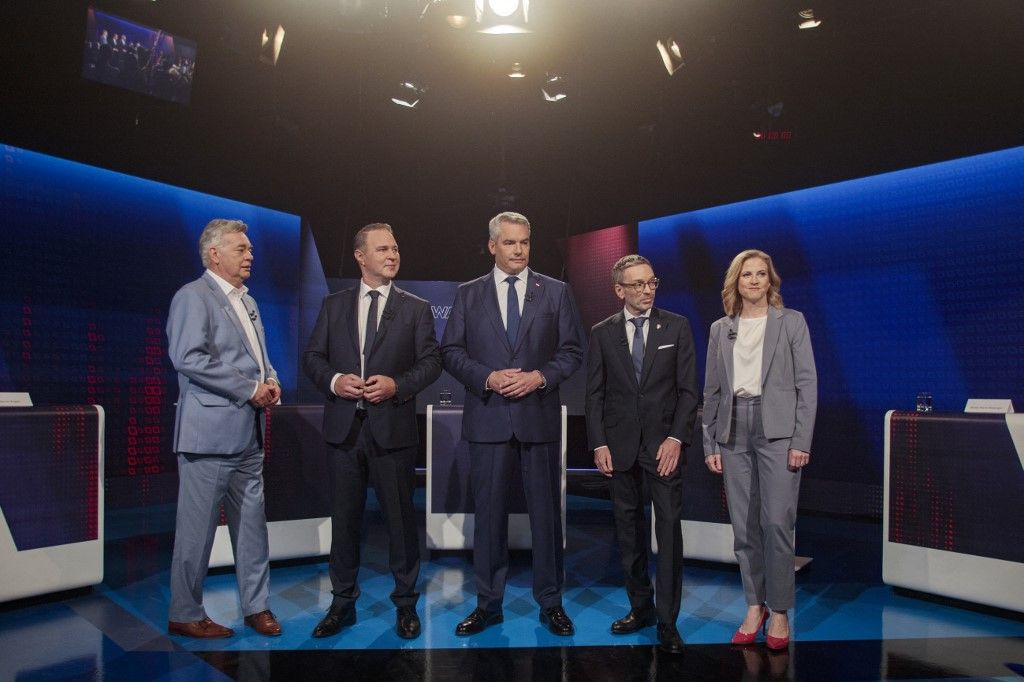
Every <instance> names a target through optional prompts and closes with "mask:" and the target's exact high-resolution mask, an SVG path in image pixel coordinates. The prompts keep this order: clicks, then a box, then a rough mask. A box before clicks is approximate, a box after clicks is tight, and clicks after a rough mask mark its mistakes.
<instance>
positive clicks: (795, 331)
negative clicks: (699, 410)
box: [703, 307, 818, 455]
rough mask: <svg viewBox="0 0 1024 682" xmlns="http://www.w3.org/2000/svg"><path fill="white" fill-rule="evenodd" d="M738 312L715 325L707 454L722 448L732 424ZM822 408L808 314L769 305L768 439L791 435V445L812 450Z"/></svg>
mask: <svg viewBox="0 0 1024 682" xmlns="http://www.w3.org/2000/svg"><path fill="white" fill-rule="evenodd" d="M737 324H738V323H737V321H736V317H735V316H733V317H722V318H719V319H718V320H716V321H715V322H714V324H712V325H711V332H710V333H709V335H708V359H707V366H706V367H705V375H704V412H703V427H704V428H703V430H704V453H705V454H707V455H710V454H713V453H716V452H720V451H721V448H720V447H719V446H718V443H728V442H729V436H730V428H731V426H732V404H733V392H732V382H733V377H734V374H733V348H734V346H735V345H736V331H737ZM817 411H818V375H817V371H816V369H815V367H814V353H813V352H812V350H811V337H810V334H809V333H808V331H807V322H806V320H804V316H803V315H802V314H800V313H799V312H797V311H795V310H790V309H789V308H771V307H770V308H768V319H767V321H766V322H765V329H764V347H763V350H762V355H761V423H762V426H763V427H764V435H765V437H766V438H769V439H775V438H790V439H792V440H791V442H790V446H789V447H791V448H795V449H797V450H803V451H804V452H810V451H811V440H812V438H813V436H814V417H815V414H816V413H817Z"/></svg>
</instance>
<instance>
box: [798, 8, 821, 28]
mask: <svg viewBox="0 0 1024 682" xmlns="http://www.w3.org/2000/svg"><path fill="white" fill-rule="evenodd" d="M797 14H798V15H799V16H800V23H799V24H798V25H797V28H799V29H801V30H803V29H808V28H818V27H819V26H821V20H820V19H815V18H814V10H813V9H809V8H808V9H802V10H800V11H799V12H797Z"/></svg>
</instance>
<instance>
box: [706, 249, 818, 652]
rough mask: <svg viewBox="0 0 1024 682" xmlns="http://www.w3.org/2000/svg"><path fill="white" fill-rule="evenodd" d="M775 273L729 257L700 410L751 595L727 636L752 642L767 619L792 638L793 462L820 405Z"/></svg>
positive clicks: (777, 640) (773, 636)
mask: <svg viewBox="0 0 1024 682" xmlns="http://www.w3.org/2000/svg"><path fill="white" fill-rule="evenodd" d="M780 281H781V280H780V279H779V275H778V273H776V272H775V267H774V266H773V265H772V259H771V257H770V256H769V255H768V254H766V253H764V252H763V251H757V250H755V249H750V250H747V251H743V252H742V253H739V254H737V256H736V257H735V258H733V260H732V264H731V265H730V266H729V269H728V271H727V272H726V274H725V284H724V286H723V287H722V304H723V306H724V308H725V314H726V316H725V317H723V318H721V319H719V320H717V321H716V322H715V323H714V324H712V325H711V332H710V335H709V338H708V359H707V368H706V376H705V381H704V419H703V421H704V423H703V427H704V452H705V460H704V461H705V463H706V464H707V466H708V468H709V469H711V471H713V472H715V473H717V474H721V473H724V474H725V495H726V500H727V502H728V506H729V518H730V520H731V521H732V528H733V533H734V535H735V538H736V540H735V544H734V549H735V551H736V559H737V561H738V562H739V565H740V575H741V577H742V579H743V591H744V594H745V595H746V598H747V605H748V608H747V615H746V618H745V619H744V620H743V623H742V624H740V627H739V628H738V629H737V630H736V632H735V633H734V634H733V637H732V643H733V644H753V643H754V641H755V639H756V637H757V633H758V631H759V630H762V629H764V628H765V621H768V622H767V638H766V639H767V644H768V647H769V648H770V649H776V650H777V649H785V648H786V647H787V646H788V645H789V638H790V627H789V617H788V615H787V611H788V610H789V609H791V608H793V594H794V591H795V586H794V563H793V561H794V547H793V543H794V528H795V527H796V507H797V499H798V497H799V494H800V471H801V469H802V468H803V467H804V466H806V465H807V462H808V461H809V460H810V450H811V437H812V435H813V433H814V415H815V411H816V410H817V405H818V380H817V374H816V372H815V369H814V355H813V354H812V352H811V339H810V336H809V334H808V332H807V323H806V322H805V321H804V317H803V315H801V314H800V313H798V312H797V311H795V310H789V309H787V308H783V307H782V296H781V295H780V294H779V284H780ZM769 615H770V616H771V620H768V618H769Z"/></svg>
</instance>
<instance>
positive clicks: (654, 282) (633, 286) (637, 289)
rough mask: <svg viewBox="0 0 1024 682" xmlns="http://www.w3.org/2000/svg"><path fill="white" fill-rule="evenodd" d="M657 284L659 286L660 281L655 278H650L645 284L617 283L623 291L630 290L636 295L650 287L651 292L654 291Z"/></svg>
mask: <svg viewBox="0 0 1024 682" xmlns="http://www.w3.org/2000/svg"><path fill="white" fill-rule="evenodd" d="M659 284H661V280H660V279H658V278H657V277H652V278H651V279H649V280H647V281H646V282H619V286H620V287H622V288H623V289H631V290H633V291H635V292H636V293H638V294H642V293H644V287H650V288H651V291H654V290H655V289H657V288H658V285H659Z"/></svg>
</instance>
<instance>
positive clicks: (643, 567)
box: [586, 308, 697, 624]
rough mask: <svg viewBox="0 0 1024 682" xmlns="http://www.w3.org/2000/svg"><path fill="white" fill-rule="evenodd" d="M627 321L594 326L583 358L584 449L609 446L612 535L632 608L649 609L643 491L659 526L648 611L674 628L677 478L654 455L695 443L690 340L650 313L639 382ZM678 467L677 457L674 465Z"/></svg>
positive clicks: (684, 325) (685, 328) (681, 325)
mask: <svg viewBox="0 0 1024 682" xmlns="http://www.w3.org/2000/svg"><path fill="white" fill-rule="evenodd" d="M625 324H626V322H625V315H624V314H623V313H622V312H618V313H616V314H614V315H612V316H611V317H609V318H607V319H606V320H604V321H603V322H599V323H597V324H596V325H594V328H593V330H592V332H591V335H590V350H589V353H588V356H587V404H586V413H587V438H588V441H589V443H590V449H592V450H593V449H596V448H598V447H601V446H608V448H609V450H610V451H611V456H612V465H613V467H614V472H613V474H612V478H611V481H610V486H609V487H610V489H611V496H612V505H613V511H614V514H615V531H616V538H617V540H618V543H619V550H620V553H621V555H622V568H623V572H624V573H625V575H626V592H627V594H628V595H629V602H630V606H632V608H634V609H642V610H647V609H650V608H651V607H652V603H651V598H652V590H651V580H650V577H649V576H648V568H647V564H648V558H647V549H646V546H647V543H646V532H645V530H644V529H645V520H644V511H643V495H642V490H643V487H644V483H646V486H647V488H649V490H650V495H651V501H652V502H653V504H654V510H655V515H656V519H657V522H656V524H655V529H654V532H655V536H656V537H657V540H658V552H659V555H660V556H659V557H658V572H657V580H656V589H655V590H654V595H653V596H654V597H655V599H654V604H656V606H657V612H658V620H659V621H660V622H662V623H668V624H675V622H676V619H677V618H678V616H679V604H680V599H681V597H682V570H683V536H682V530H681V528H680V526H679V517H680V515H681V513H682V506H683V476H682V469H681V467H677V468H676V470H675V471H674V472H672V473H671V474H669V475H668V476H661V475H659V474H658V472H657V461H656V459H655V455H656V454H657V452H658V447H659V446H660V445H661V444H662V442H664V440H665V439H666V438H668V437H672V438H675V439H676V440H678V441H680V442H681V443H682V444H683V447H685V446H686V444H689V443H691V442H692V440H693V426H694V422H695V421H696V416H697V380H696V376H695V374H696V370H695V363H694V348H693V334H692V333H691V331H690V323H689V321H688V320H687V319H686V318H685V317H682V316H680V315H676V314H674V313H671V312H668V311H665V310H660V309H658V308H652V309H651V316H650V320H649V322H648V324H649V325H650V327H649V329H648V333H647V343H646V345H645V352H644V361H643V369H642V371H641V374H640V381H639V382H637V379H636V373H635V371H634V369H633V364H632V360H631V358H630V352H629V345H628V341H627V339H626V330H625ZM683 461H684V460H683V458H682V457H680V463H682V462H683Z"/></svg>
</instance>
